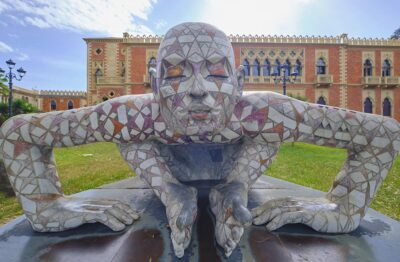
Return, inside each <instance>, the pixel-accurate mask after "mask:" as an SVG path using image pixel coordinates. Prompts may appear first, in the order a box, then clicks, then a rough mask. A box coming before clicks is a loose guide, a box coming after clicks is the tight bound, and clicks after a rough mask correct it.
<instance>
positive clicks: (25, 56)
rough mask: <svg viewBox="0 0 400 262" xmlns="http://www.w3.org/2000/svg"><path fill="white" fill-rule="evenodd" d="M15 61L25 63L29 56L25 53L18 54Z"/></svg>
mask: <svg viewBox="0 0 400 262" xmlns="http://www.w3.org/2000/svg"><path fill="white" fill-rule="evenodd" d="M17 60H19V61H26V60H29V56H28V55H27V54H25V53H19V54H18V56H17Z"/></svg>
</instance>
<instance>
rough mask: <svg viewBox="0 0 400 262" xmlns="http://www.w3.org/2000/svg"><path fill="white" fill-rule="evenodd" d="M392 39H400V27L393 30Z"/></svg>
mask: <svg viewBox="0 0 400 262" xmlns="http://www.w3.org/2000/svg"><path fill="white" fill-rule="evenodd" d="M390 39H400V28H397V30H396V31H394V32H393V34H392V36H391V37H390Z"/></svg>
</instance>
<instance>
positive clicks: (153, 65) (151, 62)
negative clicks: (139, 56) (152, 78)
mask: <svg viewBox="0 0 400 262" xmlns="http://www.w3.org/2000/svg"><path fill="white" fill-rule="evenodd" d="M156 67H157V60H156V59H155V58H154V57H152V58H150V60H149V65H148V69H150V68H156Z"/></svg>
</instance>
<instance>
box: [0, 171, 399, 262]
mask: <svg viewBox="0 0 400 262" xmlns="http://www.w3.org/2000/svg"><path fill="white" fill-rule="evenodd" d="M208 191H209V186H208V185H207V183H201V184H200V186H199V201H198V206H199V214H198V219H197V222H196V224H195V226H194V228H193V234H192V241H191V243H190V246H189V247H188V248H187V249H186V250H185V256H184V257H183V258H182V259H177V258H176V257H175V255H174V252H173V248H172V243H171V240H170V236H169V234H170V231H169V227H168V223H167V220H166V216H165V209H164V207H163V205H162V204H161V202H160V201H159V200H158V199H157V198H156V197H155V196H154V195H153V193H152V191H151V190H150V189H147V188H146V186H145V185H143V183H141V182H140V181H138V180H137V179H129V180H124V181H121V182H118V183H114V184H110V185H107V186H104V187H103V188H101V189H94V190H89V191H85V192H81V193H79V195H81V196H85V197H94V198H95V197H97V198H113V199H120V200H122V201H124V202H126V203H129V204H130V205H132V206H133V207H134V208H135V209H136V210H138V211H140V212H141V219H140V220H139V221H138V222H136V223H135V224H134V225H133V226H130V227H129V228H127V229H126V230H125V231H123V232H113V231H111V230H110V229H108V228H107V227H105V226H103V225H101V224H98V223H96V224H87V225H83V226H81V227H79V228H76V229H72V230H69V231H65V232H59V233H37V232H34V231H33V230H32V229H31V227H30V225H29V223H28V222H27V221H26V220H25V219H24V217H20V218H18V219H16V220H14V221H13V222H11V223H9V224H8V225H6V226H4V227H2V228H1V229H0V261H10V262H12V261H95V262H102V261H107V262H108V261H207V262H210V261H274V262H279V261H335V262H336V261H385V262H388V261H398V258H399V257H400V249H399V248H398V247H400V246H399V245H400V234H399V232H400V223H399V222H397V221H395V220H392V219H390V218H388V217H385V216H383V215H381V214H379V213H378V212H376V211H373V210H370V211H369V212H368V213H367V215H366V217H365V219H364V220H363V221H362V223H361V225H360V227H359V228H358V229H357V230H356V231H354V232H352V233H350V234H321V233H317V232H315V231H313V230H312V229H310V228H308V227H307V226H303V225H298V224H295V225H287V226H284V227H283V228H281V229H279V230H277V231H273V232H269V231H267V230H266V229H265V227H262V226H251V227H250V228H248V229H247V230H245V233H244V235H243V237H242V240H241V242H240V243H239V246H238V247H237V248H236V249H235V250H234V251H233V253H232V255H231V256H230V257H229V259H227V258H226V257H225V256H224V255H223V250H222V248H220V247H218V246H217V245H216V242H215V238H214V217H213V215H212V214H211V212H210V209H209V206H208ZM321 194H322V193H321V192H319V191H316V190H311V189H306V188H304V187H301V186H297V185H294V184H291V183H287V182H284V181H281V180H277V179H273V178H267V177H263V178H262V179H260V180H259V182H258V183H257V184H256V185H255V186H254V187H253V189H252V191H251V194H250V198H249V207H255V206H257V205H259V204H260V203H262V202H264V201H265V200H267V199H271V198H276V197H282V196H300V195H301V196H321ZM396 247H397V248H396Z"/></svg>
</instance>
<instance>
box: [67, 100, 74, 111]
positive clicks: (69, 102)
mask: <svg viewBox="0 0 400 262" xmlns="http://www.w3.org/2000/svg"><path fill="white" fill-rule="evenodd" d="M73 108H74V103H73V102H72V101H71V100H69V101H68V109H73Z"/></svg>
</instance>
